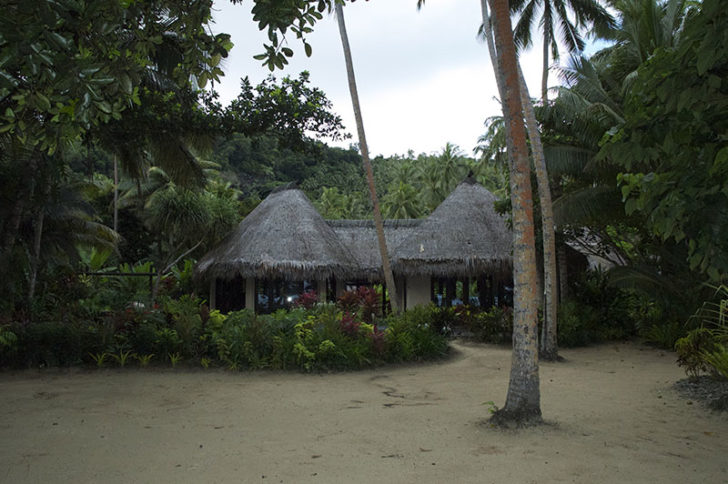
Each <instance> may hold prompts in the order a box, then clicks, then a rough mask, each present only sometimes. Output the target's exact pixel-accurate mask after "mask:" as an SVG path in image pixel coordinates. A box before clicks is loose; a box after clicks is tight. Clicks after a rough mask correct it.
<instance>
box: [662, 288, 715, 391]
mask: <svg viewBox="0 0 728 484" xmlns="http://www.w3.org/2000/svg"><path fill="white" fill-rule="evenodd" d="M715 289H716V292H715V297H716V299H718V302H713V301H707V302H705V303H704V304H703V305H702V307H701V308H700V309H698V310H697V311H696V312H695V314H694V315H693V316H692V317H691V318H690V319H689V320H688V322H689V323H690V322H693V323H696V322H697V323H699V324H700V325H701V326H700V327H699V328H696V329H694V330H692V331H690V332H689V333H688V334H687V336H685V337H683V338H680V339H678V340H677V342H676V343H675V350H676V351H677V353H678V365H680V366H683V367H685V373H687V375H688V376H690V377H692V378H695V377H697V376H698V375H699V374H700V373H701V372H711V373H713V375H714V376H717V377H721V378H728V350H726V345H728V287H726V286H720V287H718V288H715Z"/></svg>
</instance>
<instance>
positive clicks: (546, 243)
mask: <svg viewBox="0 0 728 484" xmlns="http://www.w3.org/2000/svg"><path fill="white" fill-rule="evenodd" d="M480 5H481V11H482V15H483V24H482V32H483V34H484V35H485V39H486V42H487V45H488V51H489V53H490V58H491V62H493V63H494V65H493V70H494V71H495V72H496V83H497V85H498V91H499V93H500V95H501V98H505V80H504V79H503V78H502V74H501V73H499V70H498V68H497V66H496V65H495V57H496V53H495V46H494V43H493V34H492V28H491V19H490V15H489V13H488V4H487V2H486V0H481V3H480ZM517 68H518V82H519V87H520V95H521V104H522V106H523V114H524V117H525V121H526V129H527V131H528V138H529V140H530V141H531V150H532V156H533V166H534V168H535V171H536V179H537V181H538V196H539V202H540V206H541V236H542V242H543V244H542V247H543V256H544V261H543V309H544V311H543V315H544V323H543V337H542V338H541V355H542V357H543V358H545V359H548V360H552V361H553V360H557V359H558V348H557V324H558V323H557V303H556V301H557V283H556V281H557V278H556V233H555V230H556V229H555V224H554V216H553V207H552V202H551V188H550V187H549V176H548V171H547V169H546V160H545V156H544V150H543V144H542V143H541V134H540V132H539V127H538V124H537V122H536V113H535V110H534V107H533V104H532V103H531V98H530V96H529V95H528V86H527V85H526V80H525V78H524V77H523V72H522V71H521V67H520V64H518V65H517ZM562 259H563V257H562Z"/></svg>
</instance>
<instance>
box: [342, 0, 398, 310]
mask: <svg viewBox="0 0 728 484" xmlns="http://www.w3.org/2000/svg"><path fill="white" fill-rule="evenodd" d="M335 8H336V18H337V20H338V24H339V33H340V34H341V45H342V47H343V49H344V59H345V60H346V74H347V77H348V79H349V92H350V93H351V102H352V104H353V106H354V117H355V118H356V131H357V133H358V135H359V149H360V150H361V157H362V162H363V163H364V171H365V172H366V176H367V185H368V186H369V196H370V197H371V199H372V206H373V207H374V226H375V227H376V229H377V240H378V242H379V255H380V256H381V258H382V270H383V272H384V281H385V282H386V284H387V291H388V292H389V300H390V303H391V304H392V311H393V312H394V313H398V312H399V299H398V297H397V287H396V286H395V284H394V275H393V274H392V268H391V266H390V264H389V253H388V251H387V240H386V239H385V237H384V223H383V222H382V212H381V211H380V209H379V199H378V198H377V191H376V189H375V187H374V172H373V171H372V163H371V161H370V160H369V149H368V147H367V141H366V136H365V135H364V121H363V120H362V115H361V107H360V106H359V93H358V91H357V88H356V79H355V77H354V63H353V61H352V59H351V48H350V47H349V37H348V36H347V34H346V24H345V23H344V10H343V8H342V6H341V4H339V3H337V4H336V7H335Z"/></svg>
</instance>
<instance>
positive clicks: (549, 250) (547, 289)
mask: <svg viewBox="0 0 728 484" xmlns="http://www.w3.org/2000/svg"><path fill="white" fill-rule="evenodd" d="M518 75H519V79H520V84H521V85H520V87H521V102H522V103H523V112H524V113H525V117H526V126H527V128H528V139H529V140H531V151H532V153H533V166H534V167H535V169H536V180H537V182H538V198H539V201H540V203H541V232H542V237H543V295H544V310H543V324H544V328H545V336H546V337H545V338H543V339H542V340H541V358H543V359H546V360H549V361H555V360H557V359H558V357H559V352H558V344H557V341H556V332H557V319H556V318H557V316H556V314H557V310H558V308H557V303H556V300H557V292H556V291H557V281H556V233H555V228H554V208H553V203H552V201H551V188H550V187H549V174H548V171H547V170H546V158H545V156H544V153H543V144H542V143H541V134H540V133H539V132H538V123H537V122H536V112H535V110H534V109H533V104H531V98H530V97H529V95H528V87H527V86H526V80H525V79H524V78H523V72H522V71H521V67H520V65H519V66H518Z"/></svg>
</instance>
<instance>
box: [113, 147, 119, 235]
mask: <svg viewBox="0 0 728 484" xmlns="http://www.w3.org/2000/svg"><path fill="white" fill-rule="evenodd" d="M114 232H116V233H119V161H118V159H117V157H116V155H114Z"/></svg>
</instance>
